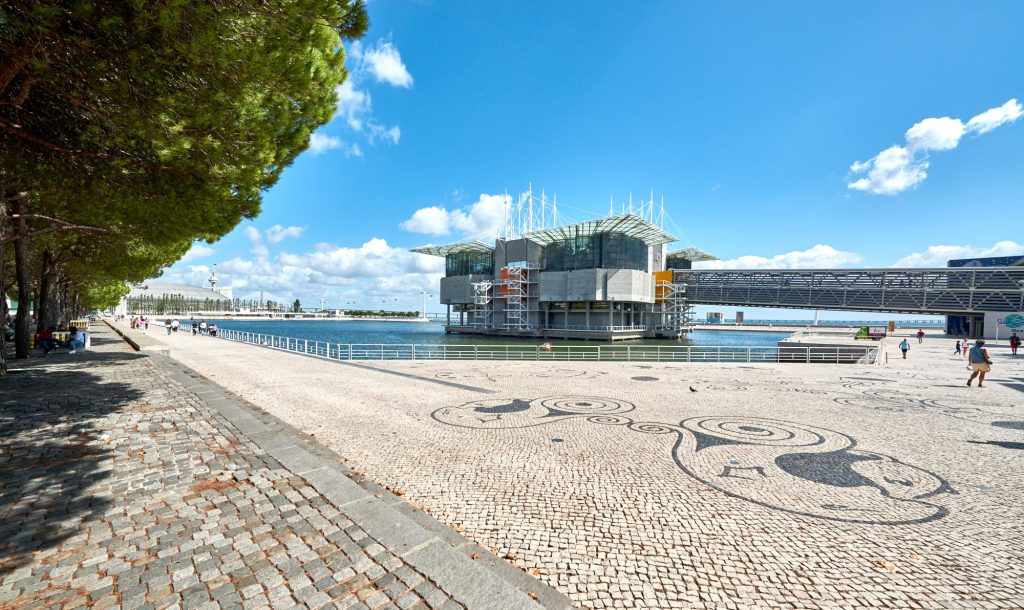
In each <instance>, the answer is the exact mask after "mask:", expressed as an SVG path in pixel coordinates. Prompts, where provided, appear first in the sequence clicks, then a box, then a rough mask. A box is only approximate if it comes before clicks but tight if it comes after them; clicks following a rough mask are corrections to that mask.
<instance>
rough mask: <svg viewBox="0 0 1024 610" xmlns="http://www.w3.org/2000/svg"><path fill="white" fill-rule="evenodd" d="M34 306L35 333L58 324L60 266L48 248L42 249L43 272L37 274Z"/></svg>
mask: <svg viewBox="0 0 1024 610" xmlns="http://www.w3.org/2000/svg"><path fill="white" fill-rule="evenodd" d="M36 307H37V309H36V332H37V333H38V332H39V331H41V330H43V329H44V328H49V327H50V326H59V325H60V322H61V317H62V316H61V309H62V308H61V303H60V267H59V266H58V265H57V263H56V261H54V256H53V253H52V252H50V250H49V248H47V249H46V250H45V251H43V272H42V273H41V274H40V276H39V302H38V303H37V304H36Z"/></svg>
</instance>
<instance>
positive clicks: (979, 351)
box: [967, 339, 992, 388]
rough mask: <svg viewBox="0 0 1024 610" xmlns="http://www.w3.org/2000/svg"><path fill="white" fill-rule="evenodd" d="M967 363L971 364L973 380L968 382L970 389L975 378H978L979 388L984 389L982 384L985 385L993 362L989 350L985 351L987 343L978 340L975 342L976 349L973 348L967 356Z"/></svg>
mask: <svg viewBox="0 0 1024 610" xmlns="http://www.w3.org/2000/svg"><path fill="white" fill-rule="evenodd" d="M967 361H968V362H970V363H971V370H972V371H973V372H972V373H971V378H970V379H968V380H967V387H970V385H971V382H972V381H974V378H975V377H977V378H978V387H979V388H981V387H984V386H983V385H982V384H983V383H985V373H988V372H989V371H991V370H992V361H991V360H990V359H989V357H988V350H987V349H985V341H984V340H982V339H978V340H977V341H975V342H974V347H972V348H971V350H970V352H968V354H967Z"/></svg>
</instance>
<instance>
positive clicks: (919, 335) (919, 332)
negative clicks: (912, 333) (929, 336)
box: [917, 328, 924, 343]
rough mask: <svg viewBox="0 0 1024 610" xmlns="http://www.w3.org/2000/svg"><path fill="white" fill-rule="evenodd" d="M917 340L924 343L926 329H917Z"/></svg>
mask: <svg viewBox="0 0 1024 610" xmlns="http://www.w3.org/2000/svg"><path fill="white" fill-rule="evenodd" d="M917 342H918V343H924V329H923V328H919V329H917Z"/></svg>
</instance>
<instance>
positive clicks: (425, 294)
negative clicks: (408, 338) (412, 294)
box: [420, 290, 434, 318]
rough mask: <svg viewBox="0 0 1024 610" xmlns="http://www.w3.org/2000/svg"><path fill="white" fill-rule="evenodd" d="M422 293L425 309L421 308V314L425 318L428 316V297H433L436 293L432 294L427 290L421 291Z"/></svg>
mask: <svg viewBox="0 0 1024 610" xmlns="http://www.w3.org/2000/svg"><path fill="white" fill-rule="evenodd" d="M420 294H422V295H423V309H421V310H420V316H422V317H423V318H426V317H427V297H432V296H434V295H432V294H430V293H429V292H427V291H426V290H423V291H421V292H420Z"/></svg>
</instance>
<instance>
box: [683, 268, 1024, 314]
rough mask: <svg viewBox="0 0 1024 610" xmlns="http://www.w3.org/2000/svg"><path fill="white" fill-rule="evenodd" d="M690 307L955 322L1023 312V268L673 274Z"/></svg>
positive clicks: (749, 271) (689, 271)
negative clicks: (936, 317)
mask: <svg viewBox="0 0 1024 610" xmlns="http://www.w3.org/2000/svg"><path fill="white" fill-rule="evenodd" d="M673 274H674V277H673V281H674V282H675V283H677V284H679V283H681V284H685V285H686V299H687V301H688V302H690V303H693V304H701V305H728V306H736V307H781V308H792V309H838V310H852V311H880V312H892V313H921V314H945V315H958V314H961V315H962V314H968V313H980V312H985V311H1014V312H1017V311H1024V267H1022V266H1016V267H941V268H938V269H920V268H918V269H913V268H911V269H891V268H881V269H801V270H792V269H790V270H742V271H729V270H699V269H687V270H676V271H674V272H673Z"/></svg>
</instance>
